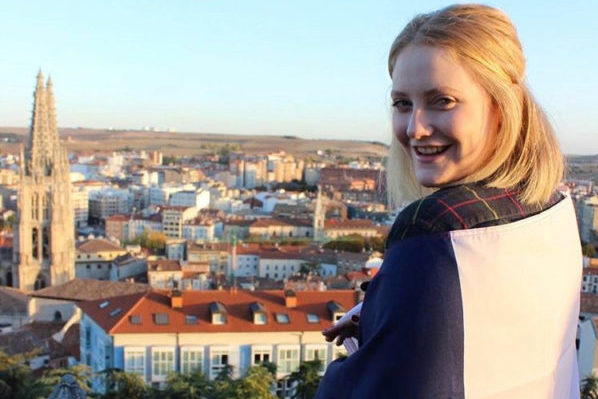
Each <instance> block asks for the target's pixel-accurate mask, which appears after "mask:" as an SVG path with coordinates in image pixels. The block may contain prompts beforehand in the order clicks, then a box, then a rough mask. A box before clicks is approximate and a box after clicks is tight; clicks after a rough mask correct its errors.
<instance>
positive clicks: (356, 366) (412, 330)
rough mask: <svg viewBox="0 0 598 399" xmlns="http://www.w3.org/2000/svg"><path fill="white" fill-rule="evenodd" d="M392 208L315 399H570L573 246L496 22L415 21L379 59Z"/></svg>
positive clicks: (458, 13) (512, 49)
mask: <svg viewBox="0 0 598 399" xmlns="http://www.w3.org/2000/svg"><path fill="white" fill-rule="evenodd" d="M389 70H390V75H391V78H392V92H391V98H392V106H393V117H392V118H393V119H392V126H393V137H392V145H391V149H390V156H389V161H388V170H387V176H388V191H389V199H390V202H391V203H392V204H395V205H396V204H399V203H405V202H406V201H411V203H410V205H409V206H407V207H406V208H405V209H404V210H403V211H402V212H401V213H400V214H399V216H398V217H397V220H396V221H395V223H394V225H393V227H392V229H391V232H390V234H389V237H388V239H387V252H386V255H385V261H384V264H383V266H382V268H381V270H380V272H379V273H378V274H377V276H376V277H375V278H374V279H373V280H372V281H371V283H370V284H369V286H368V288H367V293H366V296H365V300H364V302H363V306H362V309H361V314H360V315H359V317H354V318H353V320H352V321H347V322H346V323H343V324H340V325H337V326H335V327H333V328H331V329H329V330H326V331H324V335H325V336H326V338H327V340H329V341H331V340H333V339H335V338H337V340H338V341H340V342H342V340H343V339H344V338H345V337H348V336H357V337H358V339H359V349H358V350H357V351H356V352H354V353H353V354H351V355H350V356H349V357H348V358H347V359H344V360H338V361H335V362H333V363H331V364H330V365H329V366H328V369H327V371H326V374H325V376H324V378H323V380H322V383H321V384H320V388H319V391H318V393H317V395H316V398H320V399H322V398H409V399H411V398H418V399H423V398H465V399H472V398H493V399H507V398H509V399H513V398H525V399H530V398H542V399H545V398H554V399H563V398H579V388H578V381H579V377H578V375H577V362H576V348H575V337H576V323H577V317H578V313H579V290H580V282H581V265H582V261H581V249H580V243H579V238H578V233H577V225H576V221H575V214H574V210H573V206H572V203H571V200H570V199H569V198H568V197H565V196H563V195H562V194H560V193H559V192H558V191H557V190H556V186H557V185H558V183H559V182H560V180H561V178H562V175H563V169H564V168H563V158H562V155H561V152H560V150H559V147H558V144H557V142H556V139H555V137H554V133H553V131H552V128H551V126H550V124H549V123H548V121H547V119H546V117H545V116H544V114H543V113H542V110H541V109H540V107H539V106H538V104H537V103H536V102H535V100H534V99H533V97H532V95H531V93H530V91H529V89H528V88H527V86H526V83H525V61H524V56H523V52H522V48H521V45H520V43H519V40H518V38H517V34H516V31H515V28H514V26H513V25H512V23H511V21H510V20H509V19H508V17H507V16H506V15H505V14H504V13H503V12H501V11H500V10H497V9H494V8H491V7H487V6H482V5H454V6H450V7H447V8H445V9H441V10H439V11H436V12H432V13H429V14H424V15H420V16H417V17H415V18H414V19H413V20H412V21H411V22H410V23H409V24H408V25H407V26H406V27H405V28H404V29H403V31H402V32H401V33H400V34H399V36H398V37H397V38H396V40H395V41H394V43H393V45H392V47H391V50H390V56H389Z"/></svg>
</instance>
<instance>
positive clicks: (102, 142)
mask: <svg viewBox="0 0 598 399" xmlns="http://www.w3.org/2000/svg"><path fill="white" fill-rule="evenodd" d="M28 131H29V129H28V128H24V127H0V139H1V138H2V137H11V138H12V137H15V136H13V135H16V137H18V138H20V139H21V140H24V139H25V136H26V135H27V133H28ZM59 134H60V136H61V137H62V138H63V139H64V140H65V143H66V145H67V147H68V149H69V150H74V151H97V150H100V151H115V150H122V149H134V150H146V151H152V150H160V151H162V152H163V153H164V154H165V155H179V156H180V155H186V156H190V155H197V154H204V153H207V152H210V151H213V149H214V148H215V147H218V146H222V145H225V144H238V145H240V146H241V150H242V151H243V152H246V153H250V154H263V153H268V152H275V151H281V150H282V151H285V152H287V153H290V154H294V155H301V156H306V155H309V154H315V153H316V151H318V150H322V151H325V150H330V151H329V152H331V153H335V154H339V155H343V156H347V157H354V156H375V157H381V156H385V155H386V154H387V152H388V147H387V146H386V145H385V144H383V143H379V142H368V141H358V140H326V139H318V140H314V139H302V138H297V137H294V136H269V135H263V136H260V135H251V136H250V135H247V136H246V135H232V134H211V133H168V132H149V131H140V130H108V129H88V128H61V129H59ZM7 135H8V136H7ZM10 141H13V142H10ZM10 141H8V142H7V141H4V142H3V143H2V146H1V148H0V151H2V152H13V153H14V152H16V151H18V148H19V143H15V142H14V141H15V140H10Z"/></svg>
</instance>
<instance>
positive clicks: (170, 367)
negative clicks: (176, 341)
mask: <svg viewBox="0 0 598 399" xmlns="http://www.w3.org/2000/svg"><path fill="white" fill-rule="evenodd" d="M172 371H174V349H171V348H153V349H152V380H160V381H164V380H166V377H168V373H170V372H172Z"/></svg>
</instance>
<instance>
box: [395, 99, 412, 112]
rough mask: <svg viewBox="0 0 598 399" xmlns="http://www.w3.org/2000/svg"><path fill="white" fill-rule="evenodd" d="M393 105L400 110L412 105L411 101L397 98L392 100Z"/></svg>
mask: <svg viewBox="0 0 598 399" xmlns="http://www.w3.org/2000/svg"><path fill="white" fill-rule="evenodd" d="M392 106H393V107H395V108H396V109H397V110H398V111H406V110H408V109H409V108H410V107H411V101H409V100H403V99H396V100H393V101H392Z"/></svg>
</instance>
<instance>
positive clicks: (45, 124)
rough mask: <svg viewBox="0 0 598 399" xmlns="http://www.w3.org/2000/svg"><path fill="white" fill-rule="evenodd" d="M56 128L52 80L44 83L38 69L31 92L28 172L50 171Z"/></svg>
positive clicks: (54, 160)
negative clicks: (32, 91)
mask: <svg viewBox="0 0 598 399" xmlns="http://www.w3.org/2000/svg"><path fill="white" fill-rule="evenodd" d="M58 145H59V143H58V128H57V124H56V116H55V111H54V94H53V89H52V80H51V79H48V83H47V84H46V85H44V75H43V73H42V71H41V70H40V71H39V73H38V74H37V84H36V86H35V92H34V93H33V112H32V115H31V128H30V129H29V140H28V142H27V151H26V153H27V158H28V162H27V163H28V165H30V167H29V170H28V171H27V173H28V174H35V175H40V174H41V175H47V174H48V173H50V170H51V168H52V165H53V164H54V163H55V162H56V161H57V159H55V157H56V156H55V153H56V151H55V149H56V147H58Z"/></svg>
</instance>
